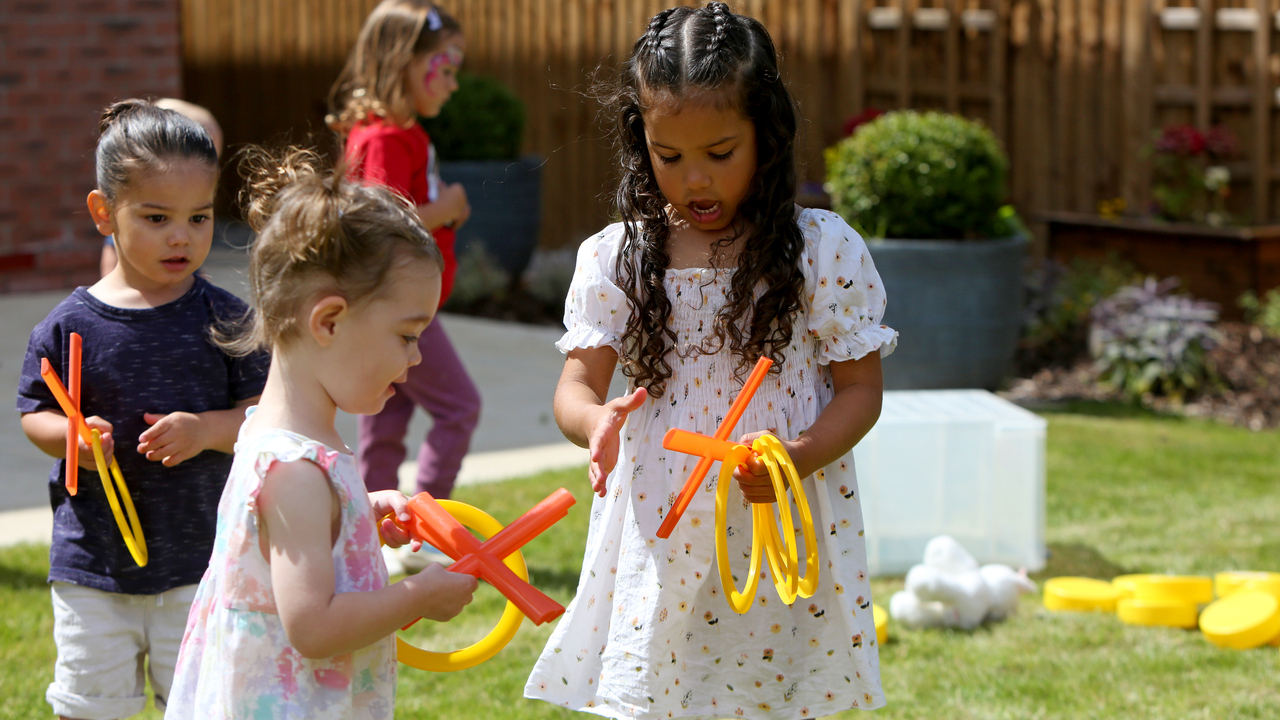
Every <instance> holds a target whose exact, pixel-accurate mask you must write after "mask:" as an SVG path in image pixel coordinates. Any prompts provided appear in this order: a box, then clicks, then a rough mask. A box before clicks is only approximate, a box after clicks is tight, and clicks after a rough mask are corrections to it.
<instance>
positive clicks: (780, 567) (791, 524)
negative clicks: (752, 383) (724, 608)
mask: <svg viewBox="0 0 1280 720" xmlns="http://www.w3.org/2000/svg"><path fill="white" fill-rule="evenodd" d="M754 445H755V444H753V448H752V449H754V450H756V452H758V453H760V459H761V461H763V462H764V465H765V467H766V468H768V469H769V480H770V481H772V483H773V494H774V497H776V498H777V499H778V501H777V503H776V504H777V506H778V512H777V515H778V516H779V518H778V519H780V520H781V521H782V533H783V536H782V537H781V538H779V537H778V526H777V523H776V521H775V515H774V511H773V505H774V503H767V504H766V503H757V504H755V505H753V506H752V518H753V522H754V525H755V527H754V528H753V532H754V533H755V534H756V535H760V534H761V533H763V534H764V552H765V558H766V559H767V560H768V561H769V572H771V573H772V574H773V586H774V588H776V589H777V591H778V597H780V598H782V602H784V603H786V604H787V605H790V604H791V603H793V602H795V601H796V591H797V590H799V589H800V559H799V549H798V548H797V547H796V523H795V518H793V517H792V516H791V503H790V502H788V501H787V486H786V485H784V484H783V483H782V470H781V469H780V468H779V467H778V461H777V460H776V459H775V458H774V456H773V452H772V451H771V450H770V449H766V450H764V452H761V449H762V448H763V447H765V446H763V445H761V447H755V446H754ZM783 547H785V548H786V554H785V555H784V554H783V553H782V552H781V550H782V548H783Z"/></svg>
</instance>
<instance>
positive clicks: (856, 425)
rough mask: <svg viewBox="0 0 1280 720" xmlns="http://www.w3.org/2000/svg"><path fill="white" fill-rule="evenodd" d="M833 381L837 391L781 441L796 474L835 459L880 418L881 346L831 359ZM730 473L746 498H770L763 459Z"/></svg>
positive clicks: (746, 439) (808, 472)
mask: <svg viewBox="0 0 1280 720" xmlns="http://www.w3.org/2000/svg"><path fill="white" fill-rule="evenodd" d="M831 382H832V385H833V387H834V389H835V397H833V398H832V399H831V402H830V403H828V404H827V406H826V407H825V408H823V410H822V413H821V414H819V415H818V419H817V420H815V421H814V423H813V425H810V426H809V428H808V429H807V430H805V431H804V434H803V435H801V436H800V437H798V438H796V439H795V440H792V441H784V442H783V447H785V448H786V450H787V454H788V455H790V456H791V461H792V462H794V463H795V465H796V472H797V473H798V474H799V475H800V477H808V476H809V475H811V474H813V473H815V472H817V471H818V470H819V469H820V468H823V467H825V466H827V465H829V464H831V463H833V462H835V461H836V460H838V459H839V458H840V456H841V455H844V454H845V453H847V452H849V450H850V448H852V447H853V446H854V445H857V444H858V441H859V440H861V439H862V438H863V436H864V435H866V434H867V433H868V432H869V431H870V430H871V428H872V427H873V426H874V425H875V424H876V420H879V419H880V406H881V402H882V400H883V397H884V380H883V376H882V375H881V371H880V353H879V352H876V351H872V352H870V353H868V354H867V355H865V356H864V357H862V358H859V359H858V360H848V361H845V362H833V363H831ZM760 434H761V433H758V432H757V433H751V434H750V435H745V436H743V438H742V440H741V442H745V443H750V441H751V440H754V439H755V437H756V436H757V435H760ZM734 477H736V478H737V479H738V481H739V483H741V485H742V489H743V494H745V495H746V496H747V499H749V500H751V501H752V502H771V501H772V500H771V498H772V496H773V489H772V486H771V485H770V483H769V478H768V475H767V473H766V471H765V468H764V464H763V463H761V462H759V461H752V462H751V463H749V466H748V468H747V470H746V471H744V470H743V468H738V470H737V471H736V472H735V473H734Z"/></svg>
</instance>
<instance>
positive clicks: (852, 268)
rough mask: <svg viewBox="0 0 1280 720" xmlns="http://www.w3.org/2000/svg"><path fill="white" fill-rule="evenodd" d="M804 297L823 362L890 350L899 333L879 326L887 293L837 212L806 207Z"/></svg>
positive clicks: (802, 220)
mask: <svg viewBox="0 0 1280 720" xmlns="http://www.w3.org/2000/svg"><path fill="white" fill-rule="evenodd" d="M800 230H801V232H802V233H804V236H805V255H806V257H805V258H804V261H803V262H804V272H805V291H806V292H805V297H806V298H807V300H808V302H809V320H808V322H809V328H808V329H809V332H810V333H812V334H813V336H814V337H815V338H816V339H817V340H818V359H819V361H820V362H821V363H823V364H828V363H832V362H843V361H846V360H857V359H859V358H862V357H864V356H865V355H867V353H870V352H871V351H873V350H879V351H880V357H884V356H886V355H888V354H889V353H891V352H893V350H894V348H896V347H897V345H898V333H897V331H896V330H894V329H893V328H890V327H888V326H886V325H882V324H881V322H880V321H881V319H883V318H884V311H885V306H886V305H887V297H886V295H885V291H884V284H883V283H882V282H881V281H880V274H879V273H878V272H876V266H875V263H873V262H872V260H871V253H870V252H869V251H868V250H867V245H866V243H865V242H863V240H862V237H861V236H859V235H858V233H857V232H856V231H855V230H854V229H853V228H851V227H849V225H848V223H846V222H845V221H844V219H843V218H841V217H840V216H839V215H837V214H835V213H833V212H827V211H823V210H805V211H804V212H803V213H801V216H800Z"/></svg>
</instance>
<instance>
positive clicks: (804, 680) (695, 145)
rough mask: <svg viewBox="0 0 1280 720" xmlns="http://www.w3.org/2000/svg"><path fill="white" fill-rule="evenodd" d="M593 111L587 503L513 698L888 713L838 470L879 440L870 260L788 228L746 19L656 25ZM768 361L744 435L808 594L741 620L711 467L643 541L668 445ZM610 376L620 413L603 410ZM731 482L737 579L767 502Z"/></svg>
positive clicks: (672, 471)
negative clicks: (616, 164)
mask: <svg viewBox="0 0 1280 720" xmlns="http://www.w3.org/2000/svg"><path fill="white" fill-rule="evenodd" d="M608 98H609V100H610V101H611V106H612V108H613V109H614V110H616V118H617V119H616V124H615V126H614V128H613V130H614V136H615V139H616V142H617V146H618V154H619V160H620V164H621V168H622V177H621V181H620V183H619V186H618V190H617V194H616V205H617V209H618V213H619V215H620V216H621V222H618V223H615V224H613V225H610V226H609V227H607V228H605V229H604V230H603V231H602V232H600V233H599V234H597V235H595V236H594V237H591V238H589V239H588V240H587V241H585V242H584V243H583V244H582V246H581V248H580V250H579V252H578V259H577V267H576V270H575V274H574V279H573V282H572V284H571V287H570V291H569V296H568V299H567V300H566V307H565V327H566V328H567V331H566V333H565V334H564V336H563V337H562V338H561V340H560V342H559V343H558V344H557V347H558V348H559V349H560V350H561V351H562V352H564V353H566V354H567V359H566V362H565V367H564V371H563V374H562V375H561V378H560V382H559V385H558V386H557V388H556V394H555V401H554V409H555V416H556V421H557V422H558V423H559V425H560V428H561V429H562V430H563V431H564V433H565V435H566V436H567V437H568V438H569V439H570V440H572V441H574V442H575V443H577V444H579V445H581V446H583V447H586V448H589V449H590V465H589V468H588V473H589V476H590V480H591V484H592V488H593V490H594V491H595V492H596V493H597V497H596V498H595V499H594V501H593V506H592V511H591V524H590V529H589V531H588V536H587V550H586V556H585V558H584V561H583V565H582V574H581V578H580V580H579V583H578V588H577V594H576V597H575V598H574V600H573V602H572V604H571V605H570V606H569V608H568V610H567V611H566V613H565V616H564V618H563V619H562V620H561V621H560V622H559V624H558V625H557V627H556V629H555V631H554V632H553V634H552V636H551V638H550V639H549V640H548V642H547V646H546V648H545V649H544V650H543V652H542V656H541V657H540V658H539V660H538V662H537V664H536V665H535V667H534V669H533V672H532V674H531V675H530V677H529V680H528V683H527V685H526V686H525V694H526V696H527V697H531V698H538V699H542V700H546V701H548V702H553V703H556V704H559V705H561V706H563V707H567V708H570V709H574V710H582V711H585V712H591V713H596V714H599V715H604V716H606V717H613V718H630V717H644V718H649V717H653V718H657V717H662V718H669V717H684V718H722V717H752V718H770V719H772V718H788V719H792V718H809V717H818V716H823V715H829V714H832V713H836V712H840V711H843V710H846V709H849V708H863V709H874V708H877V707H880V706H881V705H883V704H884V696H883V693H882V691H881V689H880V679H879V657H878V648H877V647H876V640H875V637H876V635H875V625H874V620H873V617H872V612H871V588H870V585H869V583H868V577H867V565H866V550H865V545H864V539H863V533H862V517H861V509H860V505H859V502H858V495H857V478H856V476H855V474H854V468H853V455H852V448H853V446H854V444H856V443H857V442H858V441H859V440H860V439H861V438H862V437H863V436H864V435H865V434H866V433H867V431H868V430H870V429H871V427H872V426H873V425H874V424H875V422H876V420H877V418H878V417H879V414H880V405H881V395H882V382H881V372H880V358H881V357H882V356H884V355H888V354H889V353H890V352H892V350H893V348H894V347H895V346H896V342H897V333H895V332H894V331H893V330H892V329H890V328H888V327H885V326H883V325H881V324H880V319H881V317H882V316H883V314H884V310H885V303H886V301H885V293H884V289H883V287H882V285H881V282H880V277H879V275H878V274H877V273H876V270H875V266H874V264H873V263H872V261H871V257H870V255H869V254H868V252H867V248H866V245H865V244H864V243H863V241H862V238H860V237H859V236H858V234H857V233H856V232H854V231H853V230H852V229H851V228H850V227H849V226H848V225H847V224H845V222H844V221H843V220H841V219H840V217H839V216H837V215H835V214H833V213H829V212H822V211H816V210H807V209H801V208H798V207H796V205H795V197H796V170H795V158H794V154H795V149H794V148H795V138H796V127H797V122H798V120H797V116H796V112H795V106H794V103H793V101H792V99H791V95H790V93H789V92H788V91H787V89H786V87H785V85H784V84H783V83H782V82H781V80H780V78H779V73H778V65H777V58H776V53H775V51H774V46H773V43H772V41H771V40H770V38H769V35H768V33H767V32H766V31H765V29H764V28H763V26H762V25H761V24H760V23H759V22H757V21H756V20H753V19H751V18H749V17H744V16H741V15H735V14H733V13H732V12H730V10H729V8H728V7H727V6H725V5H724V4H723V3H710V4H708V5H706V6H705V7H701V8H696V9H695V8H690V7H679V8H673V9H669V10H665V11H663V12H661V13H659V14H658V15H656V16H655V17H654V18H653V19H652V20H651V21H650V23H649V26H648V29H647V31H646V32H645V34H644V35H643V36H642V37H641V38H640V39H639V40H637V41H636V43H635V46H634V48H633V50H632V54H631V57H630V59H629V61H628V63H627V65H626V66H625V68H624V70H623V72H622V75H621V78H620V79H619V80H618V81H617V82H616V84H615V85H614V86H613V87H611V88H609V95H608ZM760 356H767V357H769V358H770V359H772V360H773V362H774V365H773V370H772V375H771V376H770V377H768V378H767V379H766V380H765V381H764V383H763V384H762V385H761V387H760V388H759V390H758V391H757V392H756V394H755V396H754V398H753V399H752V401H751V403H750V404H749V405H748V406H747V408H746V411H745V412H744V414H743V415H742V417H741V420H740V422H739V423H738V432H743V433H746V434H744V435H743V436H742V437H741V442H744V443H750V442H751V441H752V440H753V439H754V438H755V437H757V436H759V435H761V434H764V433H765V432H768V433H772V434H774V435H776V436H777V438H778V439H779V440H780V441H781V443H782V445H783V446H784V447H785V448H786V450H787V452H788V453H789V455H790V456H791V458H792V459H793V460H794V462H795V465H796V466H797V468H798V471H799V475H800V476H801V477H802V478H803V480H802V485H803V487H804V491H805V494H806V495H807V496H808V498H810V504H811V506H812V507H813V512H814V523H815V525H816V526H817V527H818V529H819V530H820V532H819V533H818V537H819V538H820V539H819V540H818V542H817V544H818V546H819V547H817V548H816V551H817V554H818V556H819V567H820V568H821V575H820V580H819V583H818V587H817V590H816V592H815V593H814V594H813V596H812V597H810V598H806V599H803V600H800V601H798V602H796V603H794V604H793V605H791V606H787V605H786V604H784V603H783V602H781V601H780V600H779V598H778V597H777V596H776V595H774V594H772V593H771V592H763V591H762V592H761V593H759V594H758V596H757V597H756V600H755V603H754V605H753V606H752V607H751V609H750V610H749V612H747V613H745V614H741V615H739V614H737V613H735V612H733V611H732V610H731V608H730V606H729V604H728V603H727V602H726V600H725V598H724V597H722V595H723V594H724V593H723V590H722V589H721V587H720V582H719V572H718V569H717V568H716V567H714V565H715V560H714V544H715V538H714V537H713V536H712V532H713V528H714V525H715V523H714V518H715V506H714V497H715V485H716V482H715V478H716V477H717V476H718V468H717V467H716V466H713V467H712V469H711V471H710V472H709V473H708V474H707V476H706V477H707V481H706V482H705V483H703V485H702V486H701V487H699V488H698V490H697V492H696V493H695V496H694V498H693V499H692V501H691V502H690V504H689V505H688V508H687V509H686V510H685V511H684V514H683V516H682V517H681V519H680V521H679V522H678V523H677V524H676V525H675V528H674V530H673V531H672V532H671V533H670V536H669V537H668V538H665V539H664V538H659V537H657V532H658V529H659V528H660V526H661V525H662V522H663V519H664V517H666V514H667V513H668V512H669V511H670V509H671V507H672V504H673V503H674V500H675V497H676V495H677V494H678V492H679V491H680V489H681V487H682V485H683V483H684V480H685V478H687V477H688V476H689V474H690V471H691V469H692V468H693V466H694V464H695V463H696V461H697V459H696V458H691V457H690V456H688V455H684V454H679V453H670V452H667V451H666V450H664V449H663V447H662V438H663V435H664V434H665V433H666V432H667V430H668V429H670V428H673V427H677V428H681V429H684V430H690V431H693V432H697V433H702V434H705V435H713V434H714V433H715V431H716V428H717V427H718V426H719V425H720V422H721V419H722V418H723V417H724V415H725V414H726V412H727V410H728V408H729V406H730V404H731V402H732V400H733V398H734V397H735V396H736V395H737V394H738V392H739V391H740V390H741V388H742V385H743V381H744V378H745V376H746V375H747V373H748V372H749V370H750V368H751V367H752V366H753V365H754V364H755V360H756V359H757V358H758V357H760ZM619 362H621V364H622V369H623V372H624V373H625V374H626V376H627V377H628V379H629V392H628V393H627V394H626V395H624V396H622V397H619V398H615V399H613V400H607V393H608V388H609V380H610V378H611V376H612V374H613V372H614V370H615V368H616V366H617V365H618V363H619ZM734 478H735V480H736V481H737V482H738V483H739V485H740V486H741V488H742V494H743V496H744V498H745V499H744V501H743V502H731V503H730V505H731V507H730V508H729V509H728V523H727V524H728V532H727V535H728V538H727V541H728V542H729V555H730V556H731V557H734V558H738V557H742V558H746V557H747V556H748V555H749V554H750V553H749V547H750V543H751V511H750V508H749V503H748V502H746V501H750V502H756V503H761V502H776V501H777V499H776V498H775V497H774V493H773V489H772V485H771V484H770V482H769V480H768V478H767V475H766V471H765V468H764V467H763V466H762V465H761V463H759V462H758V461H756V460H754V459H753V460H751V461H750V462H748V463H747V464H744V465H742V466H740V467H738V468H736V469H735V471H734ZM784 502H789V501H788V500H785V499H784ZM797 540H798V541H799V542H801V543H803V540H802V539H800V538H797ZM803 552H804V551H802V554H801V557H804V556H805V555H804V554H803ZM744 562H745V561H744ZM767 573H768V568H767V567H766V568H765V570H764V573H763V574H762V581H761V587H765V588H767V587H769V583H768V582H766V581H765V580H766V579H767Z"/></svg>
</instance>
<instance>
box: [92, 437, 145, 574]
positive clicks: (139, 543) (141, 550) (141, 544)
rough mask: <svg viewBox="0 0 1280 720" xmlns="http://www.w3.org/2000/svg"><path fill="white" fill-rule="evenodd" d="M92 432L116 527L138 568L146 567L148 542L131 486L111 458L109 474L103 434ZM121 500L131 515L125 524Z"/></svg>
mask: <svg viewBox="0 0 1280 720" xmlns="http://www.w3.org/2000/svg"><path fill="white" fill-rule="evenodd" d="M91 432H92V435H93V442H92V446H93V462H94V463H95V464H96V465H97V466H98V479H100V480H102V489H103V490H105V491H106V493H107V504H108V505H110V506H111V514H112V515H114V516H115V518H116V527H118V528H120V535H121V536H122V537H123V538H124V545H125V547H127V548H129V554H130V555H132V556H133V561H134V562H136V563H138V567H146V566H147V560H148V559H149V557H148V555H147V541H146V538H144V537H143V536H142V523H140V522H138V512H137V511H136V510H134V508H133V498H132V497H131V496H130V495H129V486H128V485H126V484H125V482H124V474H123V473H121V472H120V463H118V462H116V459H115V458H111V471H110V473H108V472H107V459H106V456H105V455H103V453H102V433H101V432H99V431H98V430H92V431H91ZM113 479H114V480H115V484H116V485H117V486H118V487H119V488H120V498H117V497H116V491H115V488H113V487H111V481H112V480H113ZM120 499H123V500H124V509H125V512H127V513H128V514H129V521H128V522H125V519H124V515H125V513H124V512H121V511H120ZM131 528H132V529H131Z"/></svg>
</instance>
